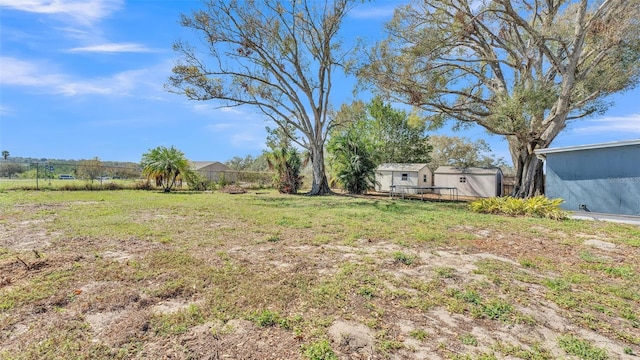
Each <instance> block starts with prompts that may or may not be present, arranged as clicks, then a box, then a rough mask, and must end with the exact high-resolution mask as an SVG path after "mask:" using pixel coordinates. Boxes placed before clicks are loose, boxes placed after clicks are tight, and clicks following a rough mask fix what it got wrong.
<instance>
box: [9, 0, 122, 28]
mask: <svg viewBox="0 0 640 360" xmlns="http://www.w3.org/2000/svg"><path fill="white" fill-rule="evenodd" d="M122 4H123V0H0V7H4V8H9V9H13V10H19V11H25V12H32V13H37V14H48V15H62V16H66V17H69V18H72V19H74V20H75V21H76V22H79V23H84V24H90V23H91V22H92V21H95V20H99V19H102V18H104V17H105V16H108V15H109V14H111V13H112V12H114V11H116V10H118V9H119V8H120V7H121V6H122Z"/></svg>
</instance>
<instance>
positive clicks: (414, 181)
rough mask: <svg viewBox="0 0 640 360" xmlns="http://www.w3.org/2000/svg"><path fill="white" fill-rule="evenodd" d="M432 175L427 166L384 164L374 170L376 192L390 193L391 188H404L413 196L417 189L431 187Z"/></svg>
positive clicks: (405, 191)
mask: <svg viewBox="0 0 640 360" xmlns="http://www.w3.org/2000/svg"><path fill="white" fill-rule="evenodd" d="M432 184H433V174H432V173H431V170H430V169H429V167H427V164H401V163H385V164H381V165H380V166H378V167H377V168H376V190H377V191H391V187H392V186H393V187H396V188H400V187H402V188H404V190H403V192H404V193H408V194H412V193H413V194H415V193H417V190H416V189H415V188H417V187H424V186H431V185H432Z"/></svg>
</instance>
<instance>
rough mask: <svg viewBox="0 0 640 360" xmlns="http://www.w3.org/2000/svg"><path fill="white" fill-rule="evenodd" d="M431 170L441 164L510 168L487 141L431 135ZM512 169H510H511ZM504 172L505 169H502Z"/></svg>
mask: <svg viewBox="0 0 640 360" xmlns="http://www.w3.org/2000/svg"><path fill="white" fill-rule="evenodd" d="M428 142H429V144H430V145H431V146H432V150H431V154H430V155H431V161H430V162H429V166H430V167H431V170H436V169H437V168H438V167H439V166H457V167H500V168H508V166H507V165H506V163H505V162H504V160H503V159H502V158H496V157H495V156H494V155H493V154H492V153H491V148H490V147H489V144H487V142H486V141H484V140H482V139H479V140H476V141H472V140H470V139H468V138H464V137H458V136H444V135H431V136H429V140H428ZM509 170H510V169H509ZM502 171H503V173H504V172H505V169H502Z"/></svg>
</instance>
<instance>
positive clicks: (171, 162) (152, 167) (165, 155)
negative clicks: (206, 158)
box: [141, 146, 190, 192]
mask: <svg viewBox="0 0 640 360" xmlns="http://www.w3.org/2000/svg"><path fill="white" fill-rule="evenodd" d="M141 165H142V173H143V174H144V175H145V176H147V178H148V179H154V180H155V181H156V184H159V185H160V186H162V187H163V189H164V192H171V189H172V188H173V187H174V186H175V185H176V181H177V180H178V179H179V178H180V177H181V176H182V175H184V174H186V173H187V172H189V171H190V164H189V161H188V160H187V158H186V157H185V155H184V153H183V152H182V151H180V150H178V149H176V148H175V147H173V146H172V147H170V148H167V147H164V146H158V147H157V148H155V149H150V150H149V151H148V152H147V153H145V154H143V155H142V161H141Z"/></svg>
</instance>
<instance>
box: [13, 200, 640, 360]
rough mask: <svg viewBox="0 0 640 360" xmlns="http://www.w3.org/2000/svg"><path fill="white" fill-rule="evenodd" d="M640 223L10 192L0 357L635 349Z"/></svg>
mask: <svg viewBox="0 0 640 360" xmlns="http://www.w3.org/2000/svg"><path fill="white" fill-rule="evenodd" d="M638 354H640V228H639V227H637V226H632V225H623V224H614V223H600V222H587V221H578V220H566V221H552V220H545V219H537V218H523V217H518V218H511V217H502V216H493V215H482V214H475V213H471V212H469V211H468V210H467V206H466V204H465V203H450V202H442V203H437V202H420V201H399V200H395V201H394V200H389V199H387V198H352V197H344V196H328V197H306V196H283V195H279V194H277V193H274V192H270V191H261V190H260V191H258V192H256V191H253V192H250V193H247V194H237V195H231V194H224V193H218V192H214V193H170V194H163V193H159V192H150V191H146V192H145V191H126V190H125V191H91V192H89V191H73V192H63V191H39V192H26V191H4V192H0V358H1V359H114V358H115V359H162V358H171V359H427V358H428V359H503V358H520V359H557V358H565V359H619V358H630V359H632V358H637V356H638Z"/></svg>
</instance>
